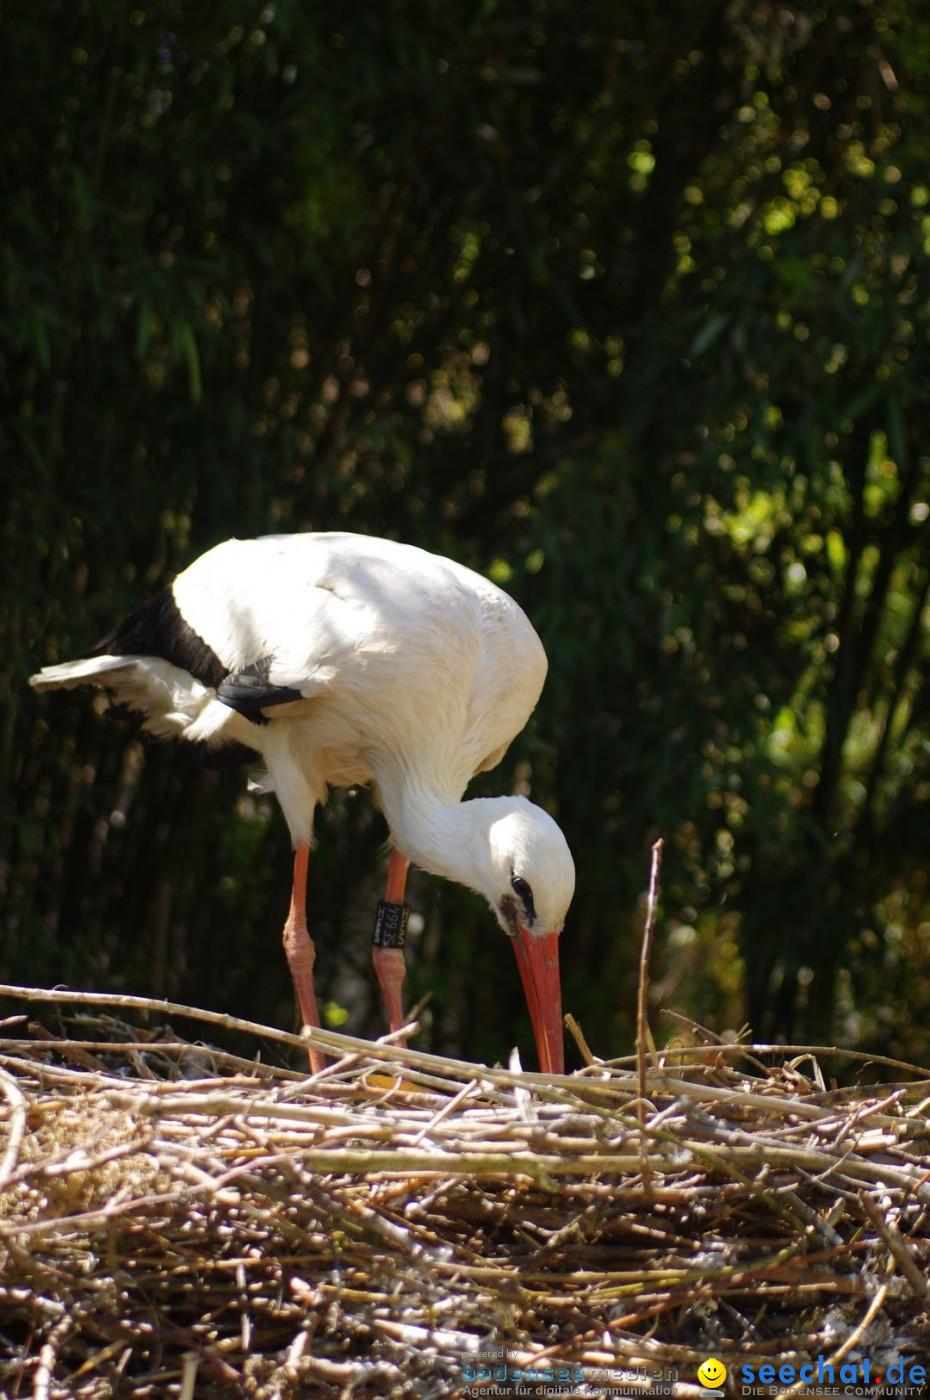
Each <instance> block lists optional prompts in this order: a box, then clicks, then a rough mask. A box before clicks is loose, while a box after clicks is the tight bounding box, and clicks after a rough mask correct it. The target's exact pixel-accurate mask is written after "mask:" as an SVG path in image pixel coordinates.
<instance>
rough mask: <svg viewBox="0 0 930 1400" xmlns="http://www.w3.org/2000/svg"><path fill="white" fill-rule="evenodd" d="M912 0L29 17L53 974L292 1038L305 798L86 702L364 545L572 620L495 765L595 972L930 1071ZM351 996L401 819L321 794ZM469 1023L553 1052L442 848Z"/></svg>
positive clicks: (35, 569)
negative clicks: (562, 836)
mask: <svg viewBox="0 0 930 1400" xmlns="http://www.w3.org/2000/svg"><path fill="white" fill-rule="evenodd" d="M919 10H920V7H919V6H915V5H912V4H908V3H906V2H905V0H885V2H884V3H866V2H865V0H842V3H834V0H825V2H824V3H822V4H820V5H816V6H794V5H792V4H790V3H788V4H782V3H779V4H777V5H776V4H774V3H767V0H759V3H753V0H745V2H744V0H729V3H726V4H724V3H717V0H683V3H681V4H679V5H677V6H674V7H671V9H670V8H669V7H667V6H656V5H654V4H648V5H647V4H644V3H638V2H637V0H629V2H628V3H622V4H621V3H610V0H602V2H601V3H596V2H595V0H573V3H571V4H569V3H567V0H537V3H519V4H507V5H503V4H495V3H493V0H487V2H486V3H463V4H461V5H455V6H448V5H439V4H435V3H433V2H432V0H420V2H419V3H414V0H409V2H406V3H405V0H386V3H384V4H379V5H377V6H375V5H369V6H366V5H361V6H348V7H347V6H345V5H339V6H336V5H330V4H326V3H320V4H314V5H306V4H300V3H298V0H276V3H273V4H272V3H267V4H261V3H248V2H247V0H216V2H215V3H211V4H209V5H204V4H202V3H198V4H195V3H193V2H192V0H153V3H144V0H140V3H139V4H138V5H133V4H130V3H122V0H67V2H66V0H60V2H59V0H47V3H46V4H45V5H42V6H40V5H35V4H26V3H25V0H9V3H6V4H4V6H3V8H2V11H0V38H2V43H0V66H2V74H0V78H2V81H0V133H2V135H0V141H2V167H0V180H2V200H0V278H2V298H0V328H2V350H0V399H2V410H0V451H2V457H3V462H4V466H3V475H4V480H5V483H6V489H5V491H4V502H5V506H6V509H5V512H4V520H3V532H4V533H3V541H2V545H3V547H2V551H0V560H2V567H3V571H4V606H3V610H2V618H0V627H2V629H3V634H4V636H3V647H2V660H0V667H2V674H0V686H2V696H3V715H4V718H3V728H2V737H0V772H2V792H3V811H2V823H3V825H2V847H0V878H2V900H3V915H2V918H3V925H2V941H0V977H2V978H3V979H4V980H16V981H30V982H34V983H40V984H41V983H46V984H52V983H55V982H58V981H64V982H68V983H70V984H71V985H94V986H103V985H109V986H113V985H116V986H121V987H124V988H127V989H130V990H134V991H140V992H156V993H157V992H164V993H165V994H168V995H171V996H175V997H179V998H181V999H193V1000H196V1001H200V1002H202V1003H205V1004H209V1005H214V1006H222V1007H228V1008H230V1009H232V1010H235V1011H238V1012H240V1013H242V1014H245V1015H250V1016H255V1017H259V1018H261V1017H265V1018H267V1019H270V1020H272V1021H277V1022H279V1023H283V1024H291V1021H292V1017H293V1010H292V998H291V991H290V986H289V982H288V978H287V972H286V968H285V966H284V960H283V956H281V955H280V954H279V951H278V945H277V938H278V929H279V928H280V925H281V922H282V921H283V916H284V912H285V905H286V899H287V883H288V868H289V851H288V846H287V838H286V833H285V830H284V824H283V821H282V820H281V818H280V816H279V815H278V814H277V813H276V812H275V811H274V810H273V808H272V807H271V806H270V805H269V804H268V803H266V802H265V801H264V800H262V799H255V798H252V797H248V796H246V795H245V794H244V791H243V785H242V782H241V778H240V777H239V776H238V775H235V774H221V775H216V774H211V773H207V772H205V771H203V770H201V769H199V768H197V767H196V766H194V765H193V763H191V762H189V761H187V760H185V759H184V757H183V755H178V754H174V753H172V752H171V751H169V750H167V749H164V750H163V749H158V748H154V747H153V748H149V747H146V748H145V749H143V747H142V746H141V745H140V743H139V742H138V739H137V737H136V736H135V734H134V732H133V731H132V729H131V728H130V729H124V728H121V727H120V726H118V725H115V724H109V723H102V722H101V718H100V716H99V714H98V713H96V712H95V710H96V711H99V710H100V709H101V703H100V702H98V703H97V705H96V706H95V705H94V703H93V701H92V699H91V697H90V696H89V694H79V693H76V694H68V695H61V696H53V697H36V696H34V695H33V694H31V693H30V692H29V691H28V689H27V687H26V684H25V680H26V677H27V676H28V674H29V673H30V671H32V670H33V669H35V668H36V667H37V666H38V665H39V664H40V663H45V662H51V661H54V660H56V659H63V658H66V657H68V656H70V655H73V654H76V653H79V652H80V651H81V650H82V649H84V648H85V647H86V646H87V645H89V644H90V643H91V642H93V641H94V640H95V639H96V638H97V637H98V636H99V635H101V634H102V633H104V632H105V631H106V630H108V629H109V628H110V627H111V626H112V625H113V623H114V622H115V621H116V620H117V619H118V618H119V616H120V615H122V614H123V613H125V612H126V611H127V610H129V609H130V608H131V607H132V606H135V605H136V604H137V603H138V602H139V601H141V599H142V598H143V597H144V596H147V595H148V594H150V593H151V592H153V591H154V590H155V589H157V588H158V587H159V586H160V585H161V584H162V583H163V582H164V581H166V580H167V579H168V578H169V577H170V576H171V575H173V574H174V573H175V572H176V571H177V570H178V569H179V568H181V567H183V565H184V564H185V563H187V562H189V560H190V559H191V558H193V557H194V556H195V555H196V554H197V553H198V552H200V551H201V550H202V549H204V548H206V547H208V546H209V545H211V544H213V543H216V542H217V541H219V540H220V539H223V538H225V537H227V536H229V535H231V534H238V535H240V536H246V535H250V534H255V533H262V532H264V531H268V530H281V529H287V530H298V529H328V528H350V529H355V530H360V531H365V532H371V533H379V534H389V535H395V536H397V537H400V538H404V539H406V540H409V541H411V542H414V543H417V544H421V545H425V546H426V547H428V548H431V549H434V550H437V551H440V552H445V553H449V554H451V555H454V556H455V557H456V558H459V559H461V560H463V561H464V562H466V563H468V564H470V565H472V566H474V567H477V568H479V569H482V570H486V571H487V572H489V573H490V575H491V576H492V577H493V578H495V579H497V580H498V581H500V582H502V583H504V584H505V586H507V587H508V588H509V589H510V590H511V591H512V592H513V593H514V594H515V595H516V596H517V597H518V598H519V599H520V600H521V601H522V602H523V604H524V605H525V606H526V608H527V610H528V611H529V613H530V615H531V617H532V618H533V619H534V621H535V623H536V625H537V627H538V629H539V631H540V633H541V635H542V637H543V639H544V641H545V644H546V647H547V650H548V652H549V656H550V663H551V670H550V679H549V683H548V686H547V690H546V692H545V696H544V699H543V702H542V704H541V706H540V708H539V710H538V712H537V717H536V719H535V720H534V722H533V724H532V725H531V727H530V728H529V730H528V731H527V733H526V734H525V735H524V736H523V737H522V738H521V740H520V741H519V742H518V743H517V744H516V745H515V746H514V748H513V750H512V751H511V754H509V755H508V758H507V760H506V761H505V763H504V764H503V765H502V766H501V768H500V769H499V770H498V771H497V772H496V773H495V774H492V775H487V776H484V777H482V779H481V780H480V782H479V783H478V784H476V791H480V792H491V791H501V790H507V789H509V788H511V787H512V786H513V784H514V783H516V782H521V783H524V784H529V786H530V788H531V790H532V792H533V794H534V796H535V797H536V798H537V799H538V800H540V801H542V802H543V803H544V804H545V805H547V806H548V807H549V808H550V810H552V811H553V813H554V814H555V815H556V816H557V817H558V818H559V820H560V821H561V822H562V824H563V825H564V828H565V830H566V833H567V835H568V837H569V840H570V842H571V844H572V846H573V849H574V852H575V856H576V861H577V866H578V875H579V885H578V895H577V898H576V903H575V906H574V911H573V914H572V916H571V920H570V924H569V926H568V928H567V929H566V932H565V935H564V938H563V979H564V984H565V1006H566V1009H568V1010H571V1011H573V1012H574V1013H575V1015H576V1016H577V1017H578V1019H579V1020H580V1021H581V1022H582V1023H583V1025H584V1028H585V1030H586V1033H587V1035H588V1038H589V1040H590V1041H591V1043H592V1045H593V1047H594V1049H595V1050H596V1051H597V1052H599V1053H601V1054H605V1055H612V1054H619V1053H623V1052H624V1051H626V1050H627V1049H628V1047H629V1041H630V1025H631V1009H632V1005H633V1000H634V995H633V983H634V976H635V973H634V968H635V959H636V942H637V932H638V926H639V914H638V904H639V899H640V892H641V890H642V888H643V886H644V884H645V881H646V876H647V872H648V851H649V847H650V845H651V843H652V841H653V840H654V839H655V837H656V836H657V835H659V834H662V835H664V836H665V838H666V841H667V847H666V858H665V869H664V894H663V909H662V923H661V929H660V936H659V943H658V948H657V953H656V966H655V969H654V974H655V987H654V997H655V1000H656V1003H657V1004H672V1005H674V1006H676V1007H677V1008H678V1009H679V1010H682V1011H685V1012H687V1013H689V1014H692V1015H695V1016H697V1017H699V1018H700V1019H701V1020H703V1021H704V1022H706V1023H707V1024H709V1025H711V1026H713V1027H715V1028H716V1029H717V1030H719V1031H723V1030H724V1029H726V1028H734V1027H738V1026H739V1025H740V1024H741V1023H742V1022H743V1021H744V1020H747V1019H748V1020H749V1021H751V1023H752V1025H753V1028H754V1030H755V1032H756V1033H757V1035H759V1036H763V1037H772V1036H782V1037H787V1038H788V1039H789V1040H796V1041H798V1040H799V1041H822V1040H824V1039H829V1040H833V1039H834V1038H835V1039H838V1040H840V1041H843V1042H845V1043H850V1044H857V1045H859V1046H861V1047H874V1048H876V1049H881V1050H883V1051H885V1052H889V1053H893V1054H898V1055H902V1056H907V1057H919V1056H926V1055H927V1054H928V1053H930V1045H928V1044H927V1040H928V1032H927V1029H926V1027H927V1025H928V1021H930V1016H928V1013H930V980H928V974H927V948H928V942H930V895H928V890H927V880H926V850H927V845H928V836H930V822H928V808H930V694H928V689H927V685H926V659H927V650H928V645H927V629H926V623H927V617H928V611H927V606H928V598H927V592H928V584H930V458H928V455H927V451H926V448H925V443H924V436H925V428H926V423H927V400H928V385H930V345H928V308H930V173H928V172H930V126H928V115H927V98H926V93H927V92H928V91H930V88H928V79H930V39H928V30H927V26H926V25H919V24H918V22H917V20H918V14H919ZM319 830H320V837H321V841H320V848H319V850H318V852H317V853H316V855H315V856H314V862H313V874H312V884H311V907H310V912H311V920H312V923H313V926H314V928H315V931H316V932H317V934H318V941H319V946H320V950H321V952H320V962H319V964H318V966H319V967H320V977H321V983H322V987H323V994H324V999H325V1000H327V1001H329V1002H331V1003H332V1014H333V1017H334V1019H336V1020H337V1021H338V1020H339V1019H340V1017H339V1008H340V1007H348V1008H350V1009H351V1022H350V1024H351V1026H352V1027H353V1028H355V1029H359V1030H361V1031H363V1032H366V1033H374V1032H376V1031H377V1030H378V1029H379V1028H380V1012H379V1007H378V1005H377V1004H376V998H375V997H374V994H373V991H372V979H371V977H370V975H369V974H368V971H367V969H366V964H367V960H368V935H369V929H370V922H371V914H372V910H373V906H374V901H375V899H376V897H377V886H378V883H379V881H380V879H381V878H382V874H383V855H381V854H379V852H380V851H381V848H382V843H383V841H384V837H385V831H384V827H383V824H382V822H381V819H380V817H378V816H377V814H376V813H373V811H372V809H371V806H370V803H369V801H368V799H367V797H366V796H365V795H359V796H354V797H353V796H349V797H345V798H340V799H339V800H337V801H335V802H334V803H333V804H332V805H331V806H330V808H329V809H328V810H327V812H326V813H325V814H324V815H323V816H322V818H321V820H320V823H319ZM412 902H413V903H414V905H415V907H416V908H417V910H418V911H419V912H420V914H421V915H422V919H423V925H422V931H421V932H420V934H419V936H418V937H417V938H416V939H415V940H414V946H413V949H412V952H411V959H410V961H411V975H410V984H409V985H410V988H411V996H412V998H413V999H416V997H417V996H418V995H422V994H423V993H425V992H426V991H427V990H428V989H433V991H434V1000H433V1001H432V1003H431V1005H430V1006H429V1007H428V1009H427V1012H426V1026H425V1031H424V1036H423V1041H422V1043H425V1044H432V1045H434V1046H435V1047H437V1048H441V1049H443V1050H445V1051H448V1052H456V1051H460V1052H463V1053H467V1054H474V1055H480V1056H487V1055H491V1056H498V1057H499V1056H503V1055H505V1054H506V1053H507V1051H508V1050H509V1047H510V1045H511V1044H512V1043H513V1042H514V1040H516V1039H518V1038H519V1040H520V1042H521V1044H522V1045H523V1046H524V1047H525V1048H526V1047H528V1046H529V1045H530V1044H531V1040H530V1039H529V1029H528V1024H527V1021H526V1016H525V1011H524V1009H523V1006H522V997H521V993H520V990H519V983H518V979H517V976H516V969H515V967H512V966H511V962H512V960H511V959H510V958H509V956H508V955H507V954H506V950H505V949H504V947H503V945H502V943H501V940H500V937H499V936H498V935H497V934H496V933H495V928H494V925H493V922H492V920H491V919H490V916H489V915H488V913H487V911H486V910H485V909H483V907H482V906H481V904H480V902H479V901H478V900H477V899H475V898H473V897H472V896H470V895H469V894H467V893H465V892H462V891H457V890H455V889H452V888H451V887H446V888H442V889H440V888H439V887H438V885H437V883H436V882H434V881H430V880H427V879H426V878H424V877H420V878H418V879H416V880H415V881H414V884H413V888H412Z"/></svg>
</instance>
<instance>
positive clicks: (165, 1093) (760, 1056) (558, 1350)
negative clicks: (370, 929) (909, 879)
mask: <svg viewBox="0 0 930 1400" xmlns="http://www.w3.org/2000/svg"><path fill="white" fill-rule="evenodd" d="M0 995H2V996H3V997H5V998H9V997H16V998H19V999H20V1001H28V1002H29V1005H28V1007H26V1008H25V1010H24V1011H23V1014H21V1015H14V1016H12V1017H10V1018H9V1019H8V1020H7V1021H6V1022H4V1023H2V1026H0V1035H2V1036H4V1037H5V1038H4V1039H2V1040H0V1108H2V1114H0V1261H2V1267H0V1393H2V1394H4V1395H9V1396H11V1397H13V1396H34V1397H38V1398H39V1400H46V1397H48V1400H52V1397H65V1396H67V1397H69V1400H91V1397H94V1400H97V1397H100V1400H103V1397H111V1396H127V1397H134V1400H135V1397H140V1398H141V1397H145V1396H159V1397H160V1396H166V1395H176V1396H181V1397H184V1400H191V1397H194V1396H197V1397H198V1400H203V1398H204V1397H213V1396H228V1395H235V1394H242V1395H245V1396H254V1397H290V1396H293V1397H298V1396H300V1397H316V1396H320V1397H338V1396H348V1395H352V1396H353V1397H366V1396H375V1395H388V1396H398V1397H399V1396H404V1395H417V1396H424V1397H428V1396H436V1397H439V1396H442V1397H446V1396H455V1395H461V1394H466V1393H467V1394H473V1393H480V1392H481V1391H482V1390H486V1389H487V1388H488V1386H489V1385H490V1386H491V1388H492V1389H493V1388H494V1385H495V1383H496V1386H497V1393H501V1392H502V1390H503V1392H504V1393H514V1392H515V1391H516V1392H517V1393H520V1392H521V1387H522V1393H533V1392H534V1390H535V1389H538V1390H539V1391H541V1392H545V1391H546V1390H549V1391H550V1392H551V1391H552V1389H553V1387H558V1388H559V1389H561V1391H562V1393H568V1394H577V1395H588V1394H596V1395H602V1394H609V1393H611V1392H612V1393H615V1394H628V1395H630V1394H634V1395H635V1394H637V1393H640V1392H642V1393H644V1394H649V1393H658V1394H672V1395H679V1396H692V1395H694V1396H696V1395H698V1394H701V1393H704V1392H702V1390H701V1387H700V1385H699V1383H698V1381H697V1374H696V1373H697V1368H698V1365H699V1364H700V1363H701V1362H702V1361H703V1360H704V1359H705V1358H706V1357H707V1356H708V1355H711V1354H712V1355H714V1356H716V1357H717V1358H719V1359H720V1360H721V1361H722V1362H723V1363H724V1364H725V1366H726V1367H727V1368H728V1371H729V1379H728V1381H727V1384H726V1385H725V1386H724V1387H723V1388H722V1390H721V1391H720V1392H719V1393H721V1394H734V1395H735V1394H740V1393H741V1384H742V1382H741V1379H740V1375H741V1373H740V1369H739V1368H741V1367H742V1366H743V1365H747V1364H748V1365H750V1366H752V1367H753V1368H755V1371H756V1373H758V1370H759V1368H760V1366H762V1365H764V1364H765V1363H766V1362H770V1363H772V1364H774V1366H775V1368H776V1377H777V1370H778V1368H779V1367H780V1366H782V1365H783V1364H785V1363H786V1362H787V1363H793V1364H794V1365H795V1366H796V1367H799V1366H800V1365H801V1364H803V1363H805V1362H809V1361H810V1360H811V1359H812V1358H817V1357H818V1356H820V1357H822V1359H823V1362H824V1364H832V1365H833V1366H834V1367H835V1368H839V1367H841V1366H843V1365H844V1364H845V1365H847V1366H849V1365H854V1366H856V1367H857V1368H858V1366H859V1365H860V1363H861V1361H862V1359H863V1358H865V1357H868V1358H870V1360H871V1365H872V1368H873V1374H875V1372H876V1371H878V1373H879V1374H884V1373H883V1372H881V1371H879V1369H878V1368H880V1367H881V1366H883V1365H888V1364H890V1363H891V1362H897V1361H898V1359H899V1358H902V1357H903V1358H904V1360H905V1363H906V1364H909V1362H910V1361H923V1362H925V1361H926V1359H927V1357H928V1354H930V1320H928V1313H927V1293H928V1285H927V1275H928V1272H930V1225H928V1222H930V1154H928V1131H930V1130H928V1118H927V1110H928V1105H930V1075H928V1074H927V1073H926V1072H924V1071H921V1070H920V1069H918V1068H917V1067H914V1066H903V1065H899V1066H897V1067H895V1066H894V1064H893V1062H890V1061H886V1062H884V1069H883V1071H882V1072H883V1073H885V1074H886V1075H889V1074H891V1073H893V1074H894V1075H895V1076H896V1078H897V1079H898V1080H899V1081H901V1082H896V1083H884V1084H880V1085H877V1084H873V1085H871V1086H862V1087H855V1088H851V1089H842V1090H835V1089H834V1090H831V1089H830V1088H828V1087H827V1085H826V1084H825V1083H824V1079H823V1076H822V1072H821V1063H822V1062H825V1059H826V1056H827V1055H828V1054H830V1053H833V1052H829V1051H824V1052H822V1053H821V1052H813V1051H810V1050H807V1051H798V1052H791V1051H785V1050H784V1049H782V1050H780V1051H778V1053H777V1054H776V1053H774V1051H773V1049H772V1047H759V1046H750V1045H729V1046H723V1045H717V1046H711V1045H708V1044H706V1043H705V1044H703V1045H698V1046H695V1047H693V1048H691V1049H686V1048H677V1049H675V1050H666V1051H663V1052H655V1051H652V1052H650V1054H649V1056H648V1060H647V1061H646V1062H645V1063H644V1064H641V1065H640V1066H639V1067H637V1064H636V1062H635V1060H627V1061H618V1062H615V1063H611V1064H603V1063H600V1062H597V1061H592V1062H591V1063H590V1064H589V1065H587V1067H586V1068H585V1069H584V1070H582V1071H580V1072H578V1073H575V1074H573V1075H570V1076H564V1077H559V1078H551V1077H550V1078H546V1077H543V1076H541V1075H536V1074H529V1073H524V1072H522V1071H521V1070H520V1069H519V1068H512V1069H506V1070H505V1069H488V1068H485V1067H484V1066H480V1065H474V1064H467V1063H462V1062H459V1061H454V1060H447V1059H443V1058H441V1057H438V1056H434V1055H428V1054H423V1053H420V1052H418V1051H416V1050H414V1049H404V1048H402V1047H395V1046H391V1045H390V1044H386V1043H384V1042H379V1043H377V1044H374V1045H371V1044H368V1043H366V1042H362V1041H357V1040H352V1039H351V1038H349V1037H346V1036H339V1035H335V1034H329V1033H325V1032H320V1033H319V1043H320V1044H321V1045H323V1046H325V1048H326V1049H327V1050H328V1052H329V1053H331V1054H332V1055H333V1056H334V1059H333V1062H332V1065H331V1066H330V1067H329V1068H328V1069H327V1070H326V1071H324V1073H323V1074H321V1075H318V1076H316V1077H315V1078H312V1079H311V1078H308V1077H307V1075H306V1074H304V1073H299V1072H296V1071H295V1070H293V1069H289V1068H287V1067H285V1065H284V1063H283V1060H284V1054H283V1053H280V1052H279V1051H278V1050H277V1048H276V1047H281V1046H285V1047H289V1046H299V1045H301V1044H302V1042H301V1041H300V1040H299V1038H298V1037H295V1036H289V1035H286V1034H284V1033H282V1032H277V1031H273V1030H271V1029H270V1028H268V1027H260V1026H254V1025H251V1024H250V1023H243V1022H239V1021H233V1019H232V1018H229V1017H223V1016H220V1015H216V1014H212V1015H211V1014H210V1013H204V1012H197V1011H195V1010H193V1009H191V1008H182V1007H178V1006H173V1005H171V1004H168V1003H159V1002H147V1001H145V1000H144V999H140V998H129V997H121V996H112V997H104V996H95V995H93V994H83V995H82V994H79V993H73V994H72V993H63V994H56V993H50V992H43V993H40V992H37V991H29V990H26V989H16V988H9V987H5V988H0ZM43 1001H44V1002H47V1003H54V1002H56V1001H60V1003H61V1006H62V1007H64V1006H66V1005H67V1006H69V1007H70V1009H69V1010H68V1012H67V1016H66V1019H63V1016H64V1013H63V1012H59V1011H53V1010H52V1009H51V1008H50V1007H41V1006H40V1007H38V1008H37V1006H36V1003H37V1002H43ZM75 1004H77V1009H75ZM145 1008H147V1011H146V1016H147V1017H148V1020H147V1021H146V1017H145V1016H143V1015H141V1014H140V1013H141V1011H142V1010H143V1009H145ZM182 1017H193V1018H199V1019H200V1022H201V1026H200V1027H199V1028H198V1027H196V1022H195V1028H196V1029H201V1031H202V1033H203V1034H204V1035H206V1036H211V1037H213V1038H216V1036H217V1034H218V1032H217V1028H216V1027H217V1023H219V1024H220V1025H226V1026H228V1027H231V1028H233V1029H235V1030H236V1031H237V1032H238V1033H239V1034H240V1035H241V1034H242V1033H245V1034H250V1035H254V1036H255V1037H256V1040H255V1045H256V1049H257V1050H258V1049H259V1048H260V1049H261V1054H262V1058H259V1056H258V1054H256V1058H255V1060H254V1061H253V1060H250V1059H248V1058H237V1057H236V1056H234V1055H232V1054H230V1053H227V1052H224V1051H220V1050H217V1049H214V1048H211V1046H210V1045H209V1044H208V1043H207V1042H206V1041H205V1040H200V1041H193V1040H186V1039H183V1038H182V1037H181V1035H180V1034H179V1033H178V1031H177V1029H176V1027H177V1025H178V1023H179V1022H180V1021H181V1018H182ZM30 1018H31V1019H30ZM128 1018H132V1019H133V1020H134V1024H130V1023H129V1019H128ZM204 1022H207V1023H208V1026H207V1027H204V1026H203V1023H204ZM211 1022H212V1023H213V1026H212V1027H210V1026H209V1023H211ZM183 1024H185V1025H186V1026H188V1027H189V1026H190V1025H191V1022H190V1021H189V1020H188V1021H184V1022H183ZM269 1048H270V1049H271V1051H272V1054H273V1055H274V1054H278V1056H279V1058H280V1059H281V1060H282V1064H281V1065H280V1066H272V1065H269V1064H268V1063H267V1062H266V1060H267V1057H268V1053H269ZM641 1079H644V1083H641ZM643 1087H644V1088H645V1091H646V1092H645V1096H643V1094H642V1092H641V1090H642V1088H643ZM505 1368H506V1369H505ZM848 1374H849V1373H848V1372H847V1375H848ZM857 1374H859V1375H861V1374H862V1372H861V1371H857ZM505 1377H506V1379H505ZM799 1390H800V1391H803V1387H795V1388H794V1389H793V1390H792V1389H791V1388H790V1387H785V1391H784V1393H785V1394H788V1393H792V1394H793V1393H797V1392H798V1391H799ZM860 1393H861V1392H860Z"/></svg>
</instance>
